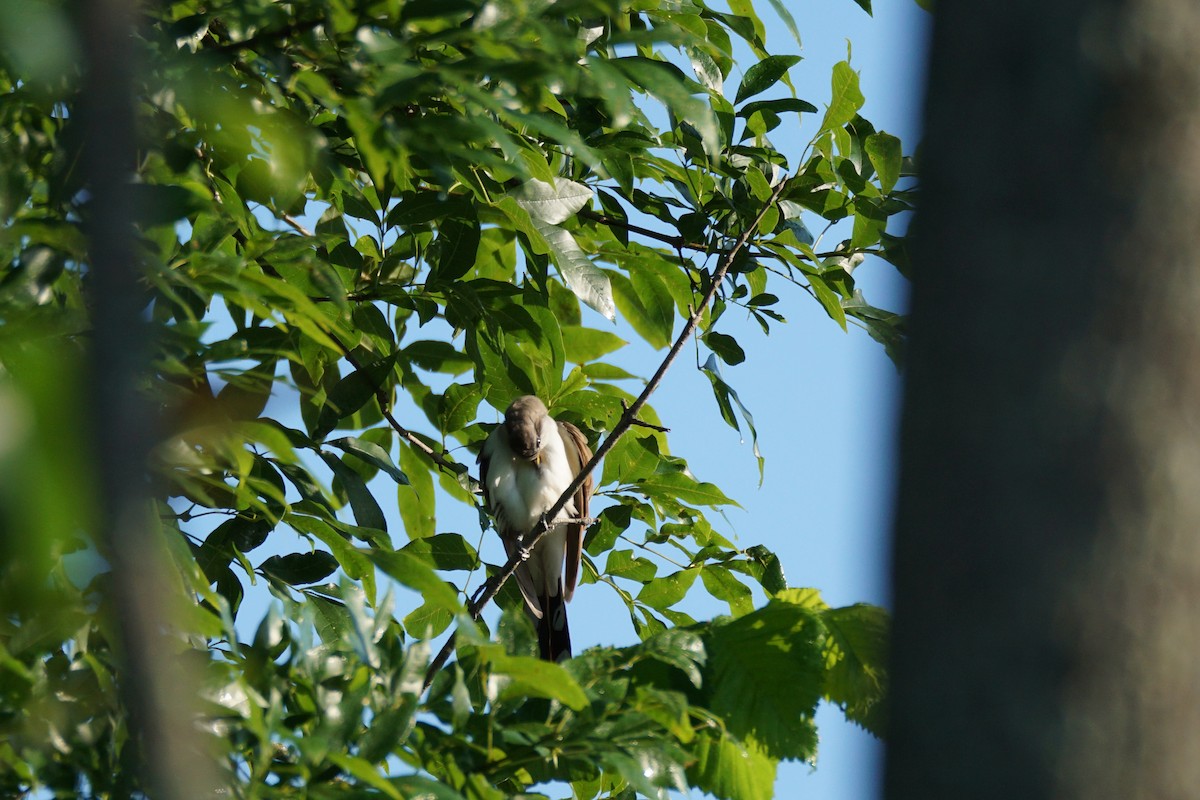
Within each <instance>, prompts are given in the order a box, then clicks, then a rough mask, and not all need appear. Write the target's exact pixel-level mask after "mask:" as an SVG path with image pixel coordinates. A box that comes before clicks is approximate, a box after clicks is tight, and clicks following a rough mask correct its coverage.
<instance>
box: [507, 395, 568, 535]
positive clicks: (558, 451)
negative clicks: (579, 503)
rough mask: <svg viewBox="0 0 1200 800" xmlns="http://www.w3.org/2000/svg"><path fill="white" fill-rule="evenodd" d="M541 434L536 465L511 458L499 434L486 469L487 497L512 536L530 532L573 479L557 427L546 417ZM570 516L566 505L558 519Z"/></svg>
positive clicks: (509, 450)
mask: <svg viewBox="0 0 1200 800" xmlns="http://www.w3.org/2000/svg"><path fill="white" fill-rule="evenodd" d="M541 433H542V451H541V458H540V459H539V461H540V463H534V462H532V461H526V460H525V459H523V458H520V457H519V456H517V455H515V454H514V453H513V452H512V450H511V449H510V448H509V446H508V442H507V440H506V439H505V438H504V436H503V435H502V434H500V435H499V441H497V442H496V447H495V455H494V456H493V462H492V464H491V465H490V466H489V468H488V475H487V481H488V495H489V496H490V497H491V498H492V503H493V504H495V505H498V506H499V507H500V508H501V509H502V510H503V512H504V517H505V523H506V524H507V526H508V527H509V528H510V530H511V531H512V532H514V533H526V532H528V531H529V530H530V529H531V528H533V526H534V525H536V524H537V523H538V521H539V520H540V519H541V517H542V515H543V514H545V513H546V512H547V511H549V510H550V507H551V506H553V505H554V502H555V501H556V500H558V498H559V496H561V495H562V493H563V491H564V490H565V489H566V488H567V486H569V485H570V484H571V479H572V478H573V477H574V475H573V473H572V472H571V465H570V462H569V461H568V460H567V451H566V446H565V445H564V444H563V440H562V437H561V436H559V433H558V425H557V424H556V423H555V422H554V420H552V419H550V418H549V417H547V418H545V420H544V421H543V424H542V430H541ZM493 435H496V434H493ZM506 467H507V468H506ZM574 514H575V503H574V502H568V503H567V505H566V506H565V507H564V509H563V513H562V514H560V515H559V517H560V518H562V517H568V516H573V515H574Z"/></svg>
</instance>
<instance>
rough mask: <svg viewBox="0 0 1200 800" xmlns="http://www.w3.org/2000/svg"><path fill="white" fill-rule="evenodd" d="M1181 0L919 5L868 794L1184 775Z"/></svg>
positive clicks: (1195, 468) (1187, 675) (1189, 556)
mask: <svg viewBox="0 0 1200 800" xmlns="http://www.w3.org/2000/svg"><path fill="white" fill-rule="evenodd" d="M1197 46H1200V3H1197V2H1196V0H1126V1H1124V2H1121V1H1118V0H1049V1H1046V0H1042V1H1040V2H1032V1H1031V0H1010V2H1005V3H984V4H978V3H968V2H963V0H939V2H938V4H937V19H936V22H935V31H934V37H933V51H932V59H931V71H930V76H929V94H928V110H927V128H926V141H925V144H924V154H925V161H924V163H923V192H925V197H924V206H923V208H922V211H921V214H920V216H919V218H918V222H917V225H918V230H917V240H918V242H917V248H918V255H917V260H916V266H915V273H916V278H915V282H914V293H913V336H912V350H911V361H910V370H909V374H908V383H907V388H906V396H905V406H904V416H903V424H902V434H901V435H902V441H901V479H900V496H899V505H898V510H897V529H896V543H895V560H894V580H895V611H896V626H895V640H894V653H893V676H892V677H893V686H894V698H893V699H894V703H893V708H892V714H893V716H892V719H891V731H890V737H889V745H888V755H887V770H886V780H885V784H886V795H887V797H889V798H892V800H901V799H903V800H908V799H909V798H918V797H919V798H923V799H925V798H933V799H935V800H936V798H954V800H961V799H962V798H972V799H973V800H977V799H978V798H992V797H994V798H1004V800H1013V798H1021V800H1031V799H1035V798H1043V797H1055V798H1089V800H1103V799H1104V798H1114V800H1115V799H1116V798H1120V800H1136V799H1137V798H1156V799H1157V798H1183V797H1194V796H1195V793H1196V791H1197V787H1200V614H1198V611H1200V69H1198V68H1197V66H1196V55H1195V54H1196V48H1197Z"/></svg>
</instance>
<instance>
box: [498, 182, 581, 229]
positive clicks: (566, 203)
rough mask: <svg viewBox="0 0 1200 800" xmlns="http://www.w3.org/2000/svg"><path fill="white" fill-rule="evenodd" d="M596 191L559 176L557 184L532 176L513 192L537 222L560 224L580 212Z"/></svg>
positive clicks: (518, 202) (522, 206)
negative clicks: (532, 177)
mask: <svg viewBox="0 0 1200 800" xmlns="http://www.w3.org/2000/svg"><path fill="white" fill-rule="evenodd" d="M593 194H595V193H594V192H593V191H592V190H591V189H590V188H589V187H587V186H584V185H583V184H582V183H576V182H575V181H569V180H567V179H565V178H559V179H558V180H557V181H555V183H554V184H549V183H545V182H544V181H539V180H537V179H533V180H528V181H526V182H525V183H523V184H521V185H520V186H518V187H517V188H516V189H513V190H512V191H511V192H509V196H510V197H512V198H513V199H514V200H516V201H517V205H518V206H520V207H521V208H523V209H525V210H526V211H527V212H528V213H529V216H530V217H531V218H532V219H533V220H534V222H535V223H538V222H541V223H547V224H549V225H558V224H560V223H563V222H566V221H567V220H568V219H570V218H571V217H573V216H575V215H576V214H577V213H579V210H580V209H581V208H583V207H584V206H586V205H587V204H588V203H589V202H590V201H591V199H592V195H593Z"/></svg>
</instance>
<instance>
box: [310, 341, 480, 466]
mask: <svg viewBox="0 0 1200 800" xmlns="http://www.w3.org/2000/svg"><path fill="white" fill-rule="evenodd" d="M334 341H335V342H337V343H338V346H339V347H341V348H342V353H343V354H344V355H345V357H346V360H347V361H349V362H350V366H352V367H354V368H355V369H356V370H358V371H359V372H362V371H363V367H362V364H361V363H359V361H358V359H356V358H355V357H354V354H353V353H351V352H350V348H348V347H346V345H345V344H343V343H342V342H341V341H340V340H338V339H337V338H336V337H335V338H334ZM375 399H376V400H378V401H379V410H380V411H382V412H383V418H384V419H386V420H387V422H388V424H389V425H391V426H392V429H393V430H395V431H396V433H398V434H400V438H402V439H404V440H405V441H406V442H408V443H409V444H410V445H412V446H413V447H415V448H417V449H418V450H420V451H421V452H422V453H424V454H425V455H427V456H429V458H430V460H432V461H433V462H434V463H435V464H437V465H438V466H439V467H441V468H442V469H444V470H446V471H447V472H449V473H450V474H452V475H454V476H455V477H457V476H459V475H463V474H465V475H466V476H467V479H468V480H469V481H470V482H471V483H472V484H477V483H479V481H477V480H476V479H475V478H474V477H473V476H472V475H471V474H470V472H469V470H468V469H467V467H466V466H465V465H463V464H460V463H458V462H457V461H451V460H450V459H448V458H446V456H445V454H444V453H442V452H439V451H438V450H435V449H434V448H432V447H430V446H429V445H427V444H426V443H425V442H424V441H422V439H421V437H419V436H417V435H416V434H415V433H413V432H412V431H410V430H409V429H408V428H406V427H404V426H403V425H401V424H400V421H399V420H397V419H396V418H395V416H393V415H392V412H391V410H390V409H389V408H388V406H389V405H390V401H389V399H388V396H387V392H385V391H384V390H383V386H382V385H380V386H377V387H375Z"/></svg>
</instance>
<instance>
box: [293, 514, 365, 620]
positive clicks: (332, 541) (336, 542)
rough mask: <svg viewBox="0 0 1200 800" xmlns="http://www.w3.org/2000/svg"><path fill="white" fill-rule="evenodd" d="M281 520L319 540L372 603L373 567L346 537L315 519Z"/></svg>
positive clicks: (296, 516) (301, 516) (295, 518)
mask: <svg viewBox="0 0 1200 800" xmlns="http://www.w3.org/2000/svg"><path fill="white" fill-rule="evenodd" d="M283 520H284V522H286V523H287V524H288V525H290V526H292V528H294V529H295V530H297V531H299V532H300V533H303V534H308V535H309V536H315V537H316V538H317V539H320V540H321V542H322V543H324V544H325V546H326V547H328V548H329V550H330V552H332V553H333V556H334V558H336V559H337V562H338V564H339V565H341V568H342V570H343V571H344V572H345V573H346V575H347V576H348V577H350V578H352V579H354V580H356V581H362V583H363V591H364V592H365V593H366V595H367V597H368V598H369V599H370V600H371V601H372V602H373V601H374V599H375V567H374V566H373V565H372V564H371V560H370V559H368V558H367V557H366V556H365V555H363V553H362V552H361V551H360V550H358V549H357V548H356V547H354V546H353V545H352V544H350V542H349V541H347V539H346V537H344V536H343V535H342V534H341V533H339V532H338V531H335V530H334V529H333V528H332V527H330V526H329V525H328V524H327V523H325V522H324V521H322V520H319V519H317V518H315V517H309V516H305V515H303V514H288V515H286V516H285V517H284V518H283Z"/></svg>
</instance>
